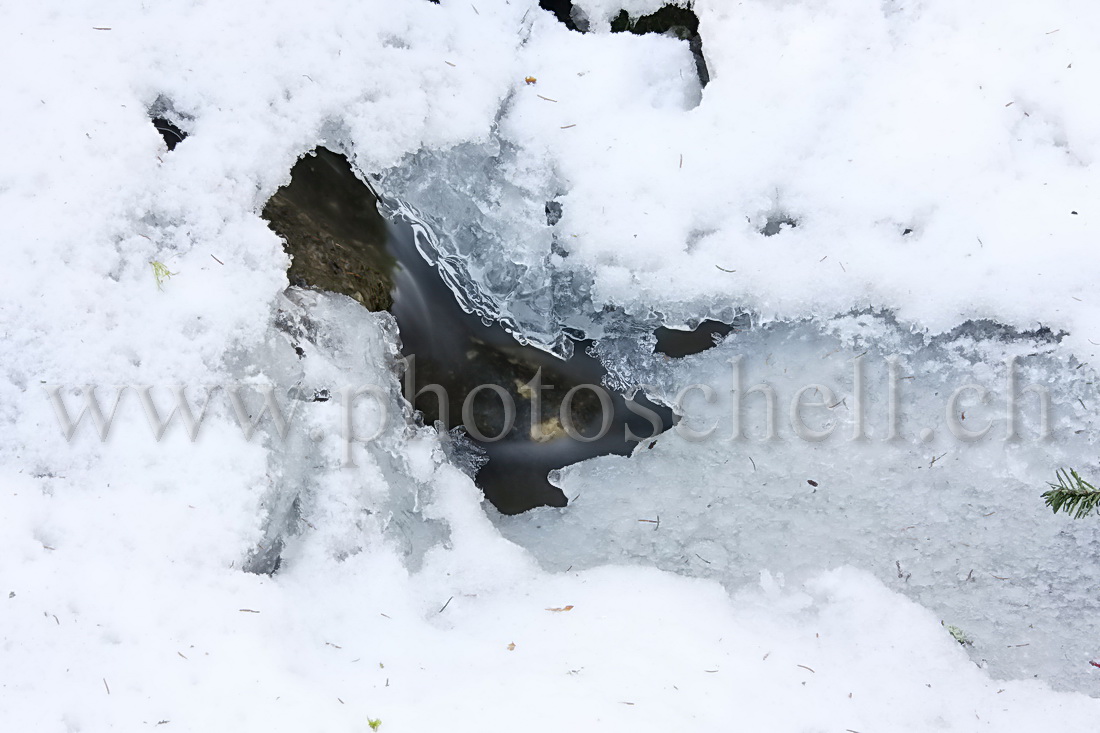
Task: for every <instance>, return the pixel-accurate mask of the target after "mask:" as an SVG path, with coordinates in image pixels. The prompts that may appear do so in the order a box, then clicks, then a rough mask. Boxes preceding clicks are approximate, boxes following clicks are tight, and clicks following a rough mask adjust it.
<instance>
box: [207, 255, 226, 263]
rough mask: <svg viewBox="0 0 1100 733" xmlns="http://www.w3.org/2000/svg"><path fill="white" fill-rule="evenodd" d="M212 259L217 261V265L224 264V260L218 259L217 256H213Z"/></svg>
mask: <svg viewBox="0 0 1100 733" xmlns="http://www.w3.org/2000/svg"><path fill="white" fill-rule="evenodd" d="M210 256H211V257H214V255H210ZM214 261H215V262H217V263H218V264H219V265H224V264H225V263H224V262H222V261H221V260H219V259H218V258H217V257H214Z"/></svg>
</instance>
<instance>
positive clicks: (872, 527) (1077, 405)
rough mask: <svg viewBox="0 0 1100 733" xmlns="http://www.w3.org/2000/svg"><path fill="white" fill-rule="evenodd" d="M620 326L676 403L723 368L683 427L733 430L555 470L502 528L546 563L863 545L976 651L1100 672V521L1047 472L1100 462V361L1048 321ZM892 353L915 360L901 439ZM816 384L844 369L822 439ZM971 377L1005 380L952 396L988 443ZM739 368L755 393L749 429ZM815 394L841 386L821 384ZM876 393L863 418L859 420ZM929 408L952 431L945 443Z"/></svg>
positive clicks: (1015, 668) (739, 555)
mask: <svg viewBox="0 0 1100 733" xmlns="http://www.w3.org/2000/svg"><path fill="white" fill-rule="evenodd" d="M601 346H602V351H603V352H604V355H605V356H606V358H607V359H608V360H609V361H610V363H612V364H614V365H615V366H616V368H617V369H618V375H617V377H618V383H619V384H620V385H621V386H626V385H639V384H643V385H649V387H648V388H647V391H649V392H652V393H654V394H658V395H663V396H664V398H665V400H666V401H669V402H673V403H675V402H676V395H677V394H678V393H679V392H680V390H682V389H684V388H685V387H689V386H690V385H699V384H702V385H708V386H710V387H712V388H713V389H714V390H715V392H714V395H713V400H714V401H713V404H707V402H706V399H705V395H704V394H703V392H701V391H699V390H698V389H696V390H695V391H694V392H693V393H692V394H690V395H689V396H687V397H685V399H684V400H683V401H682V403H681V404H682V410H683V412H684V414H685V417H684V422H683V423H682V426H683V427H685V428H690V429H691V430H695V431H703V430H706V429H713V430H714V434H713V435H712V436H711V437H709V438H708V439H706V440H702V441H698V442H693V441H691V440H688V439H685V438H683V437H681V435H680V434H679V433H678V432H677V430H675V429H674V431H672V432H671V433H668V434H665V435H662V436H660V437H659V438H657V439H656V440H655V441H653V442H652V443H651V444H647V443H643V444H642V446H641V447H640V448H639V449H637V450H636V451H635V453H634V455H633V456H632V457H631V458H629V459H622V458H616V457H606V458H599V459H593V460H591V461H588V462H586V463H584V464H579V465H575V466H572V467H570V468H567V469H565V470H563V471H562V472H561V473H560V476H559V477H558V480H557V483H558V485H559V486H561V488H562V489H563V490H564V491H565V493H566V496H567V497H569V498H570V500H571V501H570V506H569V507H567V508H565V509H563V510H549V509H544V510H539V511H537V512H533V513H531V514H529V515H525V516H519V517H508V518H500V519H499V520H498V522H497V523H498V525H499V526H500V527H501V529H502V531H503V532H504V534H505V536H507V537H510V538H513V539H514V540H515V541H517V542H519V543H521V544H523V545H524V546H525V547H527V548H528V549H530V550H531V551H532V552H533V553H534V554H535V555H536V557H538V558H539V559H540V561H541V562H543V564H544V565H545V566H546V567H548V568H551V569H555V570H561V569H564V568H567V567H570V566H572V567H574V568H577V567H588V566H589V565H591V564H596V565H598V564H602V563H607V562H616V563H618V562H638V561H643V562H645V563H647V564H654V565H656V566H657V567H660V568H664V569H667V570H670V571H673V572H677V573H680V574H688V575H695V576H698V577H705V578H714V579H717V580H720V581H721V582H723V583H725V584H726V585H727V587H730V588H737V587H741V586H742V585H743V584H745V583H747V582H750V581H751V580H752V579H753V578H755V577H756V575H757V574H758V572H759V569H760V568H766V569H768V570H769V571H770V572H772V573H774V574H775V575H776V576H777V577H781V578H786V579H787V581H788V582H791V583H794V584H795V585H798V584H800V583H801V582H803V581H804V580H805V579H806V578H808V577H811V576H813V575H815V574H816V573H818V572H820V571H821V570H822V569H826V568H831V567H835V566H837V565H838V564H851V565H853V566H855V567H858V568H861V569H864V570H866V571H868V572H871V573H873V574H874V575H875V576H876V577H878V578H879V579H880V580H881V581H882V582H883V583H884V584H886V585H887V586H888V587H890V588H893V589H895V590H897V591H899V592H901V593H903V594H905V595H907V596H908V597H910V598H912V599H914V600H917V601H919V602H920V603H922V604H923V605H925V606H926V607H928V608H930V609H931V610H932V611H933V612H935V613H936V614H937V615H938V617H939V618H940V619H942V620H943V621H944V622H945V623H947V624H950V625H954V626H957V627H959V628H961V629H963V630H965V631H966V632H967V634H968V636H969V637H970V638H971V639H972V641H973V642H974V643H973V646H972V647H971V648H970V649H969V651H970V653H971V656H972V658H973V659H974V661H975V662H978V663H980V664H981V665H982V666H987V667H988V668H989V670H990V671H991V673H993V674H994V675H995V676H997V677H1001V678H1018V677H1030V676H1032V675H1036V676H1038V677H1040V678H1042V679H1046V680H1049V681H1051V682H1053V683H1054V684H1056V686H1058V687H1062V688H1068V689H1080V690H1091V689H1092V684H1093V679H1094V677H1093V675H1092V669H1091V667H1090V665H1089V664H1088V662H1089V660H1090V659H1091V658H1092V656H1091V655H1094V654H1095V652H1094V646H1093V644H1094V640H1095V638H1096V636H1097V633H1098V631H1100V629H1098V627H1097V618H1098V613H1097V611H1098V610H1100V606H1098V604H1100V601H1098V599H1097V598H1096V597H1095V594H1094V593H1092V590H1091V589H1092V588H1095V587H1096V584H1097V583H1098V582H1100V527H1098V526H1097V525H1096V523H1095V522H1080V521H1079V522H1074V521H1072V520H1070V519H1069V518H1067V517H1064V516H1053V515H1052V514H1051V513H1050V511H1049V509H1047V508H1046V507H1045V506H1043V504H1042V501H1041V500H1040V498H1039V493H1040V492H1041V491H1042V490H1043V488H1044V487H1045V485H1046V482H1047V481H1049V480H1051V479H1052V477H1053V471H1054V469H1055V468H1056V467H1058V466H1064V465H1070V466H1087V467H1088V468H1087V469H1085V470H1086V471H1087V472H1089V473H1090V474H1093V475H1094V474H1095V472H1096V471H1097V458H1096V440H1095V435H1096V418H1095V415H1096V413H1097V397H1096V390H1095V385H1094V380H1095V373H1094V372H1093V371H1092V369H1091V368H1090V367H1088V366H1087V365H1083V364H1080V363H1078V362H1076V361H1075V360H1074V359H1072V358H1071V357H1068V356H1067V355H1066V353H1065V349H1064V347H1062V346H1061V345H1060V344H1059V343H1058V342H1057V340H1056V339H1055V338H1054V337H1052V336H1051V335H1050V334H1045V335H1041V336H1038V337H1035V336H1031V335H1025V334H1012V333H1006V332H1005V330H1004V329H997V328H993V327H991V326H989V324H984V325H983V324H971V325H968V326H967V327H964V328H960V329H958V330H957V331H956V332H955V333H953V334H951V335H949V336H944V337H940V338H935V339H928V338H926V337H924V336H921V335H920V334H914V333H911V332H908V331H906V330H903V329H901V328H899V326H898V324H897V323H896V322H894V321H893V320H892V319H890V318H887V317H884V316H881V315H874V314H863V315H855V316H851V317H848V318H843V319H837V320H834V321H831V322H826V323H810V322H803V323H795V324H774V325H772V326H767V327H761V328H757V329H753V330H749V331H747V332H742V333H734V334H731V335H730V336H728V337H727V338H726V340H725V341H724V342H723V343H722V344H721V345H720V346H718V347H716V348H714V349H712V350H710V351H707V352H704V353H703V354H699V355H696V356H690V357H686V358H684V359H681V360H670V359H667V358H663V357H660V356H659V355H658V356H656V357H654V356H653V355H651V354H649V353H647V351H648V350H647V349H645V348H644V347H643V348H639V347H638V345H637V344H636V343H635V342H632V341H629V340H625V339H623V340H620V341H617V342H605V343H604V344H602V345H601ZM857 357H859V361H860V362H861V363H862V365H863V366H862V368H861V369H862V374H863V377H862V378H863V380H864V387H863V389H862V390H859V391H857V390H856V389H855V379H856V377H855V366H854V364H855V361H856V358H857ZM890 358H897V359H898V365H899V366H898V371H897V375H898V380H897V384H898V391H897V394H898V401H897V404H898V407H899V415H900V418H899V420H898V421H897V425H898V426H899V427H900V430H899V431H898V437H897V438H896V439H893V440H891V439H889V430H890V419H889V414H890V413H889V410H890V407H889V399H888V396H889V394H890V386H889V380H890V366H889V361H888V359H890ZM1010 358H1011V359H1012V360H1013V363H1014V365H1015V366H1014V370H1015V372H1016V387H1015V389H1016V390H1018V391H1020V394H1021V396H1020V398H1019V402H1018V406H1017V409H1016V411H1015V419H1016V420H1017V429H1018V433H1019V437H1018V438H1017V439H1016V440H1014V441H1006V440H1005V438H1006V436H1007V430H1008V428H1007V425H1006V421H1007V419H1008V418H1007V406H1006V398H1007V396H1008V395H1009V394H1010V388H1009V386H1008V383H1007V379H1008V377H1007V371H1008V362H1007V361H1006V360H1008V359H1010ZM736 360H740V364H741V373H742V381H741V383H740V386H738V384H737V382H736V376H735V375H736V370H737V367H736V366H735V363H736ZM761 383H768V384H770V385H771V386H772V387H773V388H774V390H775V392H776V394H777V397H778V399H777V405H778V412H777V418H778V420H777V423H776V424H777V431H776V432H777V438H776V439H774V440H766V439H765V435H766V431H767V425H766V423H767V408H766V403H765V398H764V397H763V396H762V395H760V394H746V391H747V390H749V389H751V388H752V387H753V386H755V385H758V384H761ZM814 384H820V385H825V386H826V387H828V388H829V389H831V390H833V394H832V395H830V396H828V397H827V402H828V403H829V404H831V405H833V407H832V409H829V408H828V407H824V408H823V407H816V408H813V407H806V408H804V409H803V410H802V411H801V412H800V415H801V416H804V419H805V422H806V423H807V424H808V425H809V427H811V428H812V429H815V430H816V429H826V427H825V426H826V425H829V424H833V425H835V430H834V432H833V433H832V434H831V435H830V436H829V437H828V438H826V439H824V440H821V441H820V442H814V441H810V440H805V439H802V438H801V437H799V436H798V435H797V434H796V433H795V432H794V428H793V427H792V426H793V423H792V418H791V417H790V404H791V401H792V398H793V397H794V395H795V394H796V393H797V391H798V390H799V389H801V388H803V387H806V386H808V385H814ZM1033 384H1034V385H1040V386H1042V387H1044V388H1046V389H1049V391H1050V396H1051V407H1050V413H1049V414H1050V431H1051V437H1050V438H1049V439H1048V440H1040V439H1039V436H1040V425H1039V422H1040V419H1041V409H1040V406H1039V398H1038V397H1036V396H1035V395H1034V394H1033V393H1030V392H1023V390H1024V389H1025V388H1026V387H1028V386H1029V385H1033ZM965 385H980V386H982V387H985V388H987V389H988V390H989V393H990V394H989V402H988V403H987V404H982V403H980V402H978V401H977V399H976V396H975V393H974V392H973V391H968V392H967V393H966V394H965V395H964V396H963V398H962V399H960V400H959V402H958V404H957V409H956V410H955V411H954V414H955V415H956V416H958V415H960V414H961V415H964V416H965V419H962V420H960V421H959V423H958V425H959V426H961V427H964V428H965V429H967V430H977V429H980V428H982V427H984V426H985V425H987V424H988V425H989V426H990V430H989V433H988V434H987V435H986V436H985V437H984V438H982V439H981V440H978V441H976V442H966V441H963V440H958V439H956V438H955V437H954V436H953V435H952V434H951V433H950V432H949V428H948V426H947V424H946V417H945V410H946V409H947V406H948V404H949V398H950V395H951V394H952V392H953V391H954V390H956V389H957V388H960V387H964V386H965ZM737 389H740V390H741V392H742V394H745V397H744V402H743V407H742V414H743V416H744V417H743V435H744V436H745V437H744V438H742V439H739V440H735V439H733V437H732V436H733V434H734V429H733V421H734V417H733V412H734V404H735V403H734V400H733V397H732V396H731V392H732V391H734V390H737ZM859 393H862V394H863V395H864V398H863V399H864V403H863V408H862V410H861V409H860V408H859V407H858V394H859ZM804 401H805V402H806V403H817V402H820V401H822V397H821V396H819V394H818V392H817V390H816V389H811V390H810V391H809V392H808V394H807V395H806V397H805V399H804ZM859 412H863V413H864V414H865V416H866V422H865V425H866V427H865V429H864V431H863V433H864V434H863V435H862V436H861V437H860V438H858V439H853V437H852V434H853V430H854V427H855V422H856V415H857V414H858V413H859ZM925 429H931V430H933V431H934V433H935V435H934V437H933V438H932V439H931V440H930V441H928V442H925V441H924V440H922V432H923V431H924V430H925ZM658 518H659V525H658V524H656V521H657V519H658ZM578 548H584V551H583V552H579V551H578Z"/></svg>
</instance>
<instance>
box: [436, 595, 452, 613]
mask: <svg viewBox="0 0 1100 733" xmlns="http://www.w3.org/2000/svg"><path fill="white" fill-rule="evenodd" d="M454 599H455V597H454V596H451V597H450V598H448V599H447V602H446V603H444V604H443V608H441V609H439V613H443V611H445V610H446V608H447V606H449V605H451V601H453V600H454Z"/></svg>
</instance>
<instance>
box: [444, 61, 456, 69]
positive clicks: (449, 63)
mask: <svg viewBox="0 0 1100 733" xmlns="http://www.w3.org/2000/svg"><path fill="white" fill-rule="evenodd" d="M443 63H445V64H447V66H454V67H456V68H457V64H452V63H451V62H450V61H444V62H443Z"/></svg>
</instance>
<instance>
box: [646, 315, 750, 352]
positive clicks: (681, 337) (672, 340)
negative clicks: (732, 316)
mask: <svg viewBox="0 0 1100 733" xmlns="http://www.w3.org/2000/svg"><path fill="white" fill-rule="evenodd" d="M748 327H749V318H748V316H744V317H743V318H738V319H737V320H735V321H734V322H733V323H723V322H721V321H711V320H707V321H703V322H702V323H700V324H699V325H698V326H696V327H695V328H694V329H692V330H690V331H687V330H680V329H675V328H668V327H666V326H661V327H660V328H658V329H656V330H655V331H654V332H653V335H654V336H656V337H657V345H656V346H655V347H654V348H653V353H655V354H664V355H665V356H670V357H672V358H674V359H680V358H683V357H685V356H691V355H692V354H698V353H701V352H703V351H706V350H707V349H712V348H714V347H715V346H716V345H717V344H719V343H721V341H722V339H723V338H724V337H725V336H727V335H728V334H730V333H734V332H739V331H744V330H747V329H748Z"/></svg>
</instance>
